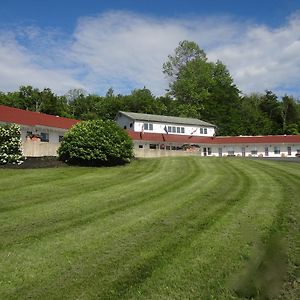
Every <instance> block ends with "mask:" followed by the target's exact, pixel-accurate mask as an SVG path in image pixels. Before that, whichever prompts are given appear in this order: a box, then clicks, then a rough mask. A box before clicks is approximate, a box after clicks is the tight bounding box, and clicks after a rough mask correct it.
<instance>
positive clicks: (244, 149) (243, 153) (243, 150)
mask: <svg viewBox="0 0 300 300" xmlns="http://www.w3.org/2000/svg"><path fill="white" fill-rule="evenodd" d="M242 156H246V148H245V147H242Z"/></svg>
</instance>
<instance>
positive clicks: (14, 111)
mask: <svg viewBox="0 0 300 300" xmlns="http://www.w3.org/2000/svg"><path fill="white" fill-rule="evenodd" d="M0 122H5V123H16V124H19V125H28V126H36V125H40V126H47V127H53V128H61V129H69V128H71V127H72V126H73V125H74V124H76V123H78V122H79V121H78V120H75V119H69V118H63V117H57V116H52V115H47V114H43V113H39V112H33V111H29V110H23V109H19V108H14V107H9V106H4V105H0Z"/></svg>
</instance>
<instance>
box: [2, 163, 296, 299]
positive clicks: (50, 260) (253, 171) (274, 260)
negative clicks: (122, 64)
mask: <svg viewBox="0 0 300 300" xmlns="http://www.w3.org/2000/svg"><path fill="white" fill-rule="evenodd" d="M299 224H300V164H297V163H285V162H271V161H263V160H247V159H245V160H243V159H236V158H233V159H226V158H224V159H218V158H211V159H209V158H198V157H182V158H163V159H147V160H138V161H134V162H133V163H131V164H130V165H127V166H123V167H113V168H82V167H78V168H76V167H68V168H57V169H33V170H8V169H0V268H1V269H0V299H97V298H98V299H234V298H247V297H248V298H251V297H254V298H258V299H268V298H269V299H277V298H279V299H297V298H298V299H299V295H300V294H299V293H300V291H299V285H300V279H299V264H300V258H299V256H300V253H299V249H300V236H299V233H300V228H299Z"/></svg>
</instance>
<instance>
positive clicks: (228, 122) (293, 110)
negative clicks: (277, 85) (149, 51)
mask: <svg viewBox="0 0 300 300" xmlns="http://www.w3.org/2000/svg"><path fill="white" fill-rule="evenodd" d="M163 73H164V74H165V75H166V77H167V78H168V79H169V90H168V91H167V93H166V94H165V95H164V96H160V97H156V96H154V95H153V94H152V92H151V91H150V90H149V89H147V88H146V87H144V88H143V89H135V90H133V91H132V92H131V93H130V94H129V95H121V94H118V95H116V94H115V93H114V90H113V89H112V88H110V89H109V90H108V91H107V93H106V95H105V96H99V95H95V94H87V93H86V92H85V91H84V90H82V89H73V90H70V91H69V92H68V93H67V94H65V95H63V96H58V95H56V94H55V93H53V92H52V91H51V89H49V88H45V89H43V90H39V89H37V88H34V87H32V86H21V87H20V88H19V90H17V91H14V92H8V93H4V92H0V104H3V105H7V106H13V107H17V108H21V109H26V110H31V111H37V112H43V113H47V114H52V115H58V116H63V117H70V118H76V119H79V120H94V119H102V120H114V118H115V116H116V114H117V112H118V111H120V110H121V111H131V112H138V113H148V114H158V115H169V116H178V117H191V118H198V119H202V120H205V121H207V122H210V123H213V124H215V125H217V127H218V129H217V134H218V135H268V134H299V133H300V102H299V100H297V99H295V98H294V97H293V96H289V95H285V96H283V97H278V96H277V95H276V94H275V93H273V92H272V91H269V90H267V91H265V93H263V94H258V93H254V94H250V95H242V94H241V92H240V91H239V89H238V87H237V86H236V85H235V84H234V82H233V79H232V77H231V75H230V73H229V71H228V69H227V67H226V66H225V65H224V64H223V63H222V62H221V61H217V62H209V61H208V60H207V57H206V54H205V52H204V51H203V50H202V49H200V48H199V46H198V45H197V44H196V43H194V42H191V41H182V42H180V43H179V46H178V47H177V48H176V49H175V51H174V53H173V54H172V55H169V56H168V60H167V62H166V63H165V64H164V65H163Z"/></svg>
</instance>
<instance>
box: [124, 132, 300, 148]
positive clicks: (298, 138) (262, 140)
mask: <svg viewBox="0 0 300 300" xmlns="http://www.w3.org/2000/svg"><path fill="white" fill-rule="evenodd" d="M127 132H128V135H129V136H130V137H131V138H132V139H133V140H136V141H139V140H141V141H149V142H159V143H163V142H165V143H167V142H169V143H181V144H217V145H218V144H282V143H288V144H293V143H300V135H265V136H228V137H224V136H216V137H199V136H186V135H177V134H161V133H148V132H147V133H146V132H145V133H141V132H134V131H130V130H128V131H127Z"/></svg>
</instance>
